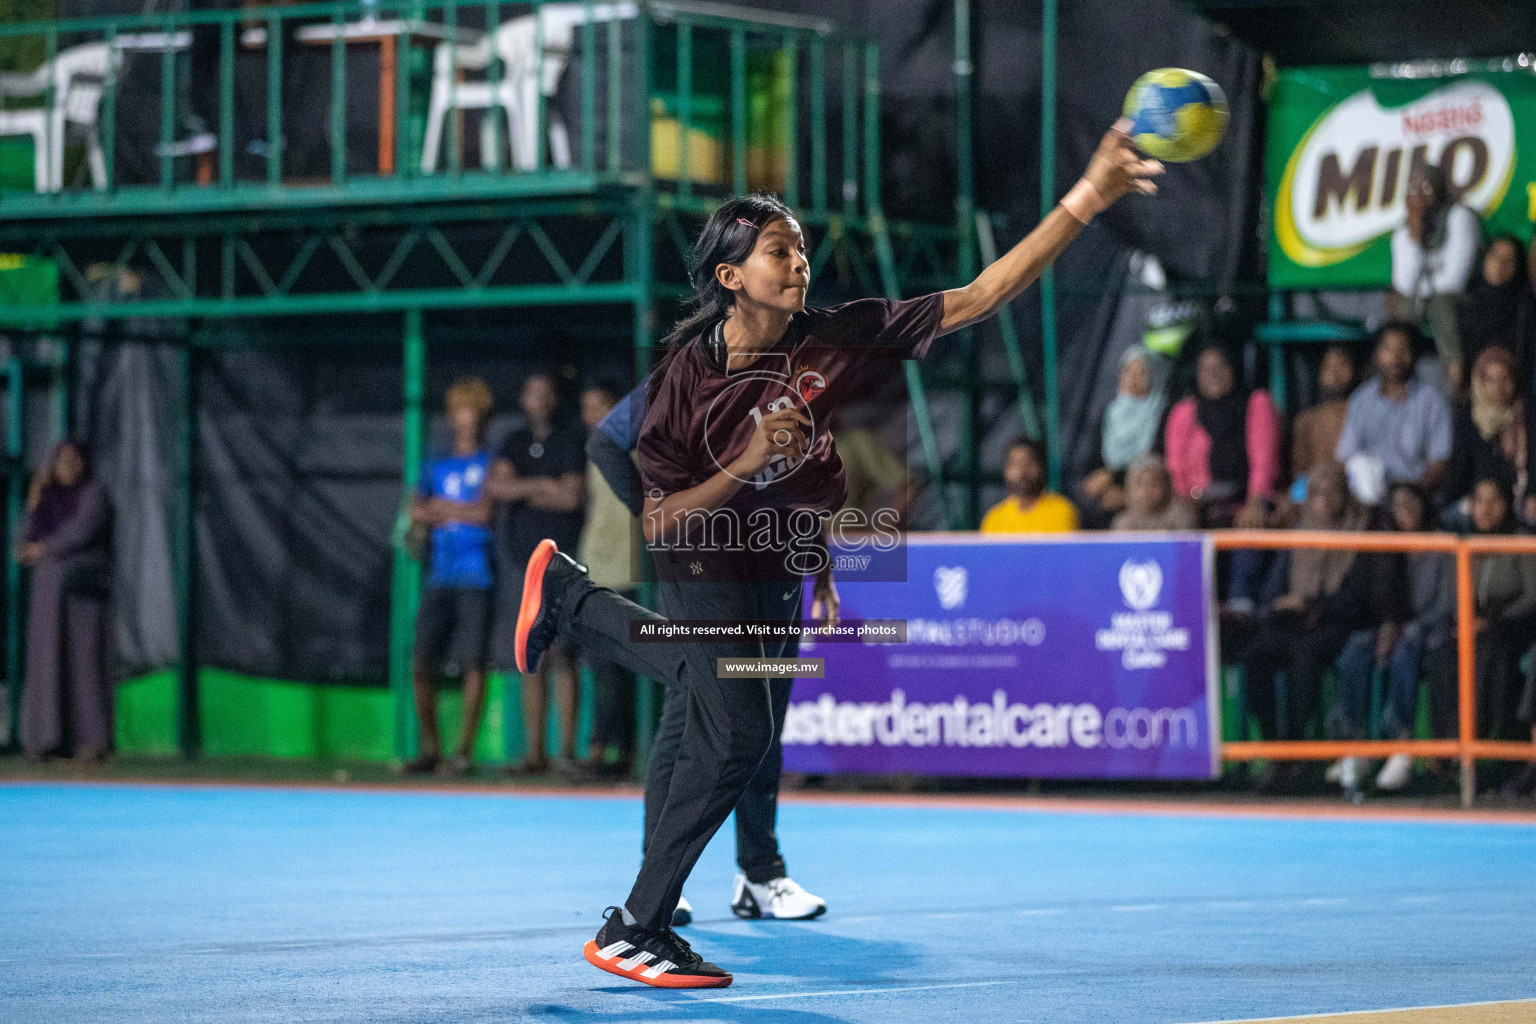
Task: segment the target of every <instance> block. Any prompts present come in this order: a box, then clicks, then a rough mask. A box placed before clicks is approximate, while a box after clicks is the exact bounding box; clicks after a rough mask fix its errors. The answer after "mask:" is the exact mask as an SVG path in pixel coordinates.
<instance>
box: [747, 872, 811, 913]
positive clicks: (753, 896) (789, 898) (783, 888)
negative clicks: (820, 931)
mask: <svg viewBox="0 0 1536 1024" xmlns="http://www.w3.org/2000/svg"><path fill="white" fill-rule="evenodd" d="M826 912H827V901H826V900H824V899H822V898H821V897H820V896H813V895H811V894H810V893H808V892H806V891H805V890H804V889H802V888H800V885H799V884H798V883H797V882H796V881H795V880H794V879H792V878H786V877H783V876H780V877H778V878H775V879H773V880H772V881H770V882H764V883H763V884H762V885H758V884H757V883H756V882H749V881H747V876H746V875H737V876H736V894H735V895H734V896H732V897H731V913H733V914H735V915H736V916H737V917H746V918H758V917H771V918H774V919H776V920H779V921H806V920H809V919H811V918H813V917H820V916H821V915H822V914H825V913H826Z"/></svg>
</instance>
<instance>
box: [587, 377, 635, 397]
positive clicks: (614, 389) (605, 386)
mask: <svg viewBox="0 0 1536 1024" xmlns="http://www.w3.org/2000/svg"><path fill="white" fill-rule="evenodd" d="M581 390H582V393H583V394H585V393H586V392H588V391H600V392H602V393H603V394H605V395H607V396H608V397H609V398H611V399H613V400H614V401H615V402H617V401H618V400H619V399H621V398H623V397H624V396H625V395H626V394H628V389H627V388H621V387H620V386H619V384H618V383H617V382H616V381H613V380H609V379H608V378H607V377H599V378H598V379H596V380H589V381H587V383H586V384H584V385H583V386H582V389H581Z"/></svg>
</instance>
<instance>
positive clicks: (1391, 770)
mask: <svg viewBox="0 0 1536 1024" xmlns="http://www.w3.org/2000/svg"><path fill="white" fill-rule="evenodd" d="M1412 774H1413V758H1411V757H1409V756H1408V755H1407V754H1393V755H1392V756H1391V757H1389V758H1387V763H1386V764H1384V765H1382V766H1381V774H1379V775H1377V776H1376V788H1377V789H1385V790H1387V791H1388V792H1395V791H1396V790H1399V789H1402V788H1403V787H1404V786H1406V785H1408V778H1409V777H1410V776H1411V775H1412Z"/></svg>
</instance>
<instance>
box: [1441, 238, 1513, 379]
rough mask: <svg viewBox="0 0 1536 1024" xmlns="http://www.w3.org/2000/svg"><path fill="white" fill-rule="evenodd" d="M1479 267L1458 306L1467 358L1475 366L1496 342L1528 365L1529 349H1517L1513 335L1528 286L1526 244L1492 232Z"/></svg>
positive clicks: (1462, 342) (1462, 340) (1458, 319)
mask: <svg viewBox="0 0 1536 1024" xmlns="http://www.w3.org/2000/svg"><path fill="white" fill-rule="evenodd" d="M1479 271H1480V272H1479V273H1478V274H1477V275H1476V276H1475V277H1474V279H1473V281H1472V284H1471V286H1470V287H1469V288H1468V289H1467V293H1466V294H1465V295H1463V296H1462V298H1461V302H1460V304H1459V305H1458V308H1457V321H1458V324H1459V325H1460V329H1461V346H1462V348H1463V349H1464V350H1465V352H1466V358H1467V360H1468V361H1469V362H1470V363H1471V364H1472V365H1473V366H1476V364H1477V357H1478V356H1479V355H1481V354H1482V352H1483V350H1484V349H1486V348H1489V347H1491V346H1494V345H1497V346H1499V347H1500V348H1507V349H1509V350H1510V352H1512V353H1515V354H1516V361H1517V362H1518V363H1519V364H1520V365H1521V367H1522V368H1524V369H1529V365H1530V364H1529V358H1530V353H1521V352H1520V350H1519V348H1518V346H1517V340H1518V339H1517V338H1516V335H1515V323H1516V321H1517V320H1518V319H1519V316H1520V306H1521V302H1522V300H1523V299H1524V298H1525V295H1526V293H1527V292H1528V291H1529V290H1530V285H1529V284H1528V283H1527V281H1526V277H1525V273H1524V271H1525V246H1523V245H1521V244H1520V240H1519V239H1518V238H1516V237H1515V236H1514V235H1511V234H1508V233H1506V234H1502V235H1495V236H1494V237H1493V239H1492V240H1491V241H1490V242H1489V243H1488V247H1487V248H1486V249H1484V250H1483V258H1482V262H1481V263H1480V265H1479Z"/></svg>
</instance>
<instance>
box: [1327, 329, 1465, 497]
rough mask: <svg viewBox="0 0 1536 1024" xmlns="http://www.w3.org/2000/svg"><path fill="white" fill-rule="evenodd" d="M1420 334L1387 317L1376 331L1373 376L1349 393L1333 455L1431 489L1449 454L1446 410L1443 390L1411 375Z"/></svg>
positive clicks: (1427, 490)
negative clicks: (1341, 428) (1337, 442)
mask: <svg viewBox="0 0 1536 1024" xmlns="http://www.w3.org/2000/svg"><path fill="white" fill-rule="evenodd" d="M1421 338H1422V335H1420V333H1419V329H1418V328H1417V327H1415V326H1413V324H1411V323H1408V322H1406V321H1402V320H1389V321H1388V322H1387V323H1385V324H1382V325H1381V327H1379V328H1378V329H1377V331H1376V338H1375V358H1376V376H1375V377H1373V378H1371V379H1370V380H1368V381H1366V382H1365V383H1364V384H1361V385H1360V386H1359V387H1358V388H1356V389H1355V392H1354V394H1352V395H1350V396H1349V411H1348V413H1347V414H1346V415H1345V417H1344V432H1343V433H1342V434H1341V435H1340V436H1339V444H1338V447H1337V448H1335V449H1334V455H1335V456H1336V457H1337V458H1338V460H1339V461H1340V462H1343V463H1345V464H1346V465H1348V464H1349V463H1350V462H1351V461H1352V460H1359V461H1361V462H1362V463H1368V464H1373V465H1375V466H1377V467H1379V469H1380V471H1381V474H1382V475H1383V476H1384V477H1385V479H1386V481H1387V482H1388V483H1413V484H1418V485H1419V486H1420V487H1421V488H1423V490H1424V492H1425V493H1426V494H1433V493H1435V491H1436V490H1437V489H1438V488H1439V486H1440V484H1441V481H1442V480H1443V478H1444V475H1445V468H1446V462H1447V460H1448V459H1450V457H1451V411H1450V406H1449V405H1447V404H1446V401H1445V396H1444V395H1442V394H1441V393H1440V390H1439V389H1438V388H1436V387H1435V386H1434V385H1432V384H1427V383H1425V382H1424V381H1422V380H1419V379H1417V378H1416V377H1415V376H1414V372H1413V369H1414V360H1415V355H1414V353H1415V352H1416V346H1417V345H1418V344H1419V342H1420V339H1421Z"/></svg>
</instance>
